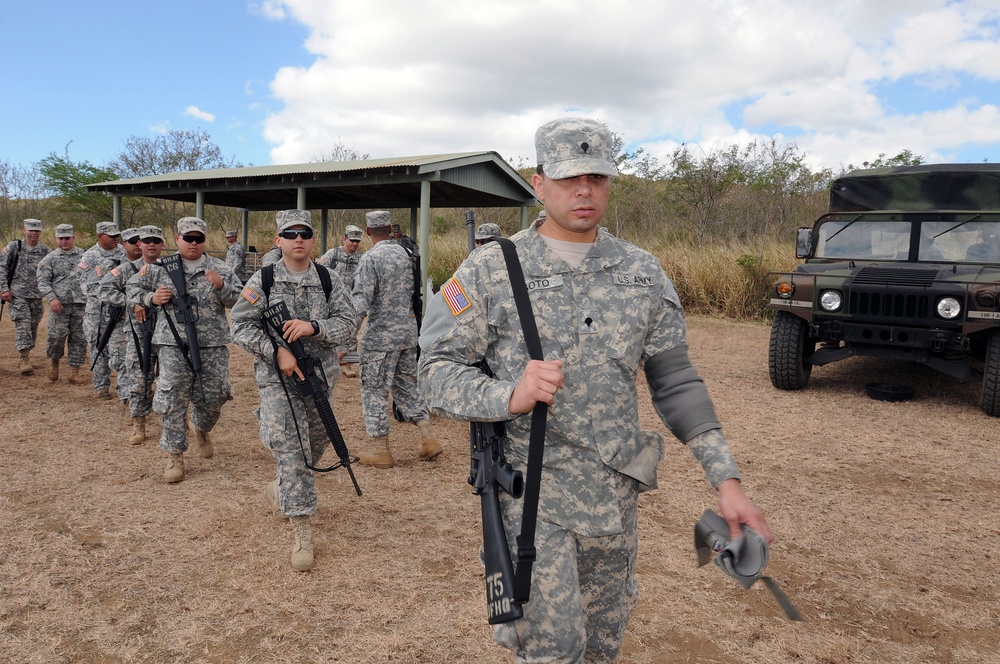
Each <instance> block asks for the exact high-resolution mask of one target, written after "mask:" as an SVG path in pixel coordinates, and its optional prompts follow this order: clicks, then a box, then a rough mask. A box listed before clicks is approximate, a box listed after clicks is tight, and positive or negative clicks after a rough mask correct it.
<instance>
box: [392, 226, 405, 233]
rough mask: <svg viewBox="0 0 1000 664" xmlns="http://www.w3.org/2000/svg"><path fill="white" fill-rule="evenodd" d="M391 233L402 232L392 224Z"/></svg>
mask: <svg viewBox="0 0 1000 664" xmlns="http://www.w3.org/2000/svg"><path fill="white" fill-rule="evenodd" d="M392 232H393V233H402V232H403V231H402V230H401V229H400V228H399V224H393V225H392Z"/></svg>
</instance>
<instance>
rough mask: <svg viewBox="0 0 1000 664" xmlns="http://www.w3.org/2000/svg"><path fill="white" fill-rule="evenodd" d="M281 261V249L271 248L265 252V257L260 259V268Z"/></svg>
mask: <svg viewBox="0 0 1000 664" xmlns="http://www.w3.org/2000/svg"><path fill="white" fill-rule="evenodd" d="M280 260H281V247H271V248H270V249H268V250H267V251H265V252H264V255H263V256H261V257H260V266H261V267H264V266H265V265H270V264H271V263H277V262H278V261H280Z"/></svg>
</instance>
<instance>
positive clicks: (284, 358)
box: [278, 346, 305, 380]
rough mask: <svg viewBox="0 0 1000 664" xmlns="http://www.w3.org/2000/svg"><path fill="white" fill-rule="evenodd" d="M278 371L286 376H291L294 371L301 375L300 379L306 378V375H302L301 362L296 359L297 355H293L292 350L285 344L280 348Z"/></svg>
mask: <svg viewBox="0 0 1000 664" xmlns="http://www.w3.org/2000/svg"><path fill="white" fill-rule="evenodd" d="M278 371H280V372H281V373H282V375H284V376H285V377H291V375H292V374H293V373H294V374H296V375H297V376H298V377H299V380H305V376H304V375H302V371H301V370H300V369H299V363H298V362H296V361H295V356H294V355H292V351H290V350H288V349H287V348H285V347H283V346H282V347H280V348H278Z"/></svg>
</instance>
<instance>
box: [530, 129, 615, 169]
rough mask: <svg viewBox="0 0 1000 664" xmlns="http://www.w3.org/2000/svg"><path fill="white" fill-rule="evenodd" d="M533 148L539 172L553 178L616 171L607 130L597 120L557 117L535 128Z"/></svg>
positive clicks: (609, 134)
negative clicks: (539, 167) (540, 170)
mask: <svg viewBox="0 0 1000 664" xmlns="http://www.w3.org/2000/svg"><path fill="white" fill-rule="evenodd" d="M535 152H536V153H537V156H538V165H539V166H541V167H542V172H543V173H544V174H545V175H546V176H547V177H550V178H552V179H553V180H565V179H566V178H574V177H577V176H579V175H608V176H611V177H614V176H616V175H618V169H617V168H616V167H615V162H614V155H613V154H612V140H611V132H610V131H608V128H607V127H605V126H604V125H603V124H601V123H600V122H598V121H597V120H591V119H589V118H561V119H559V120H552V121H551V122H547V123H545V124H543V125H542V126H541V127H539V128H538V131H536V132H535Z"/></svg>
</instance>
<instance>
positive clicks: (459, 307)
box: [441, 277, 472, 316]
mask: <svg viewBox="0 0 1000 664" xmlns="http://www.w3.org/2000/svg"><path fill="white" fill-rule="evenodd" d="M441 294H442V295H443V296H444V301H445V302H447V303H448V307H449V308H450V309H451V313H452V314H454V315H455V316H457V315H459V314H460V313H462V312H463V311H465V310H466V309H468V308H469V307H471V306H472V303H471V302H469V298H468V297H466V295H465V290H464V289H463V288H462V284H460V283H458V279H455V278H454V277H452V278H451V279H449V280H448V281H447V282H446V283H445V285H444V286H442V287H441Z"/></svg>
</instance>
